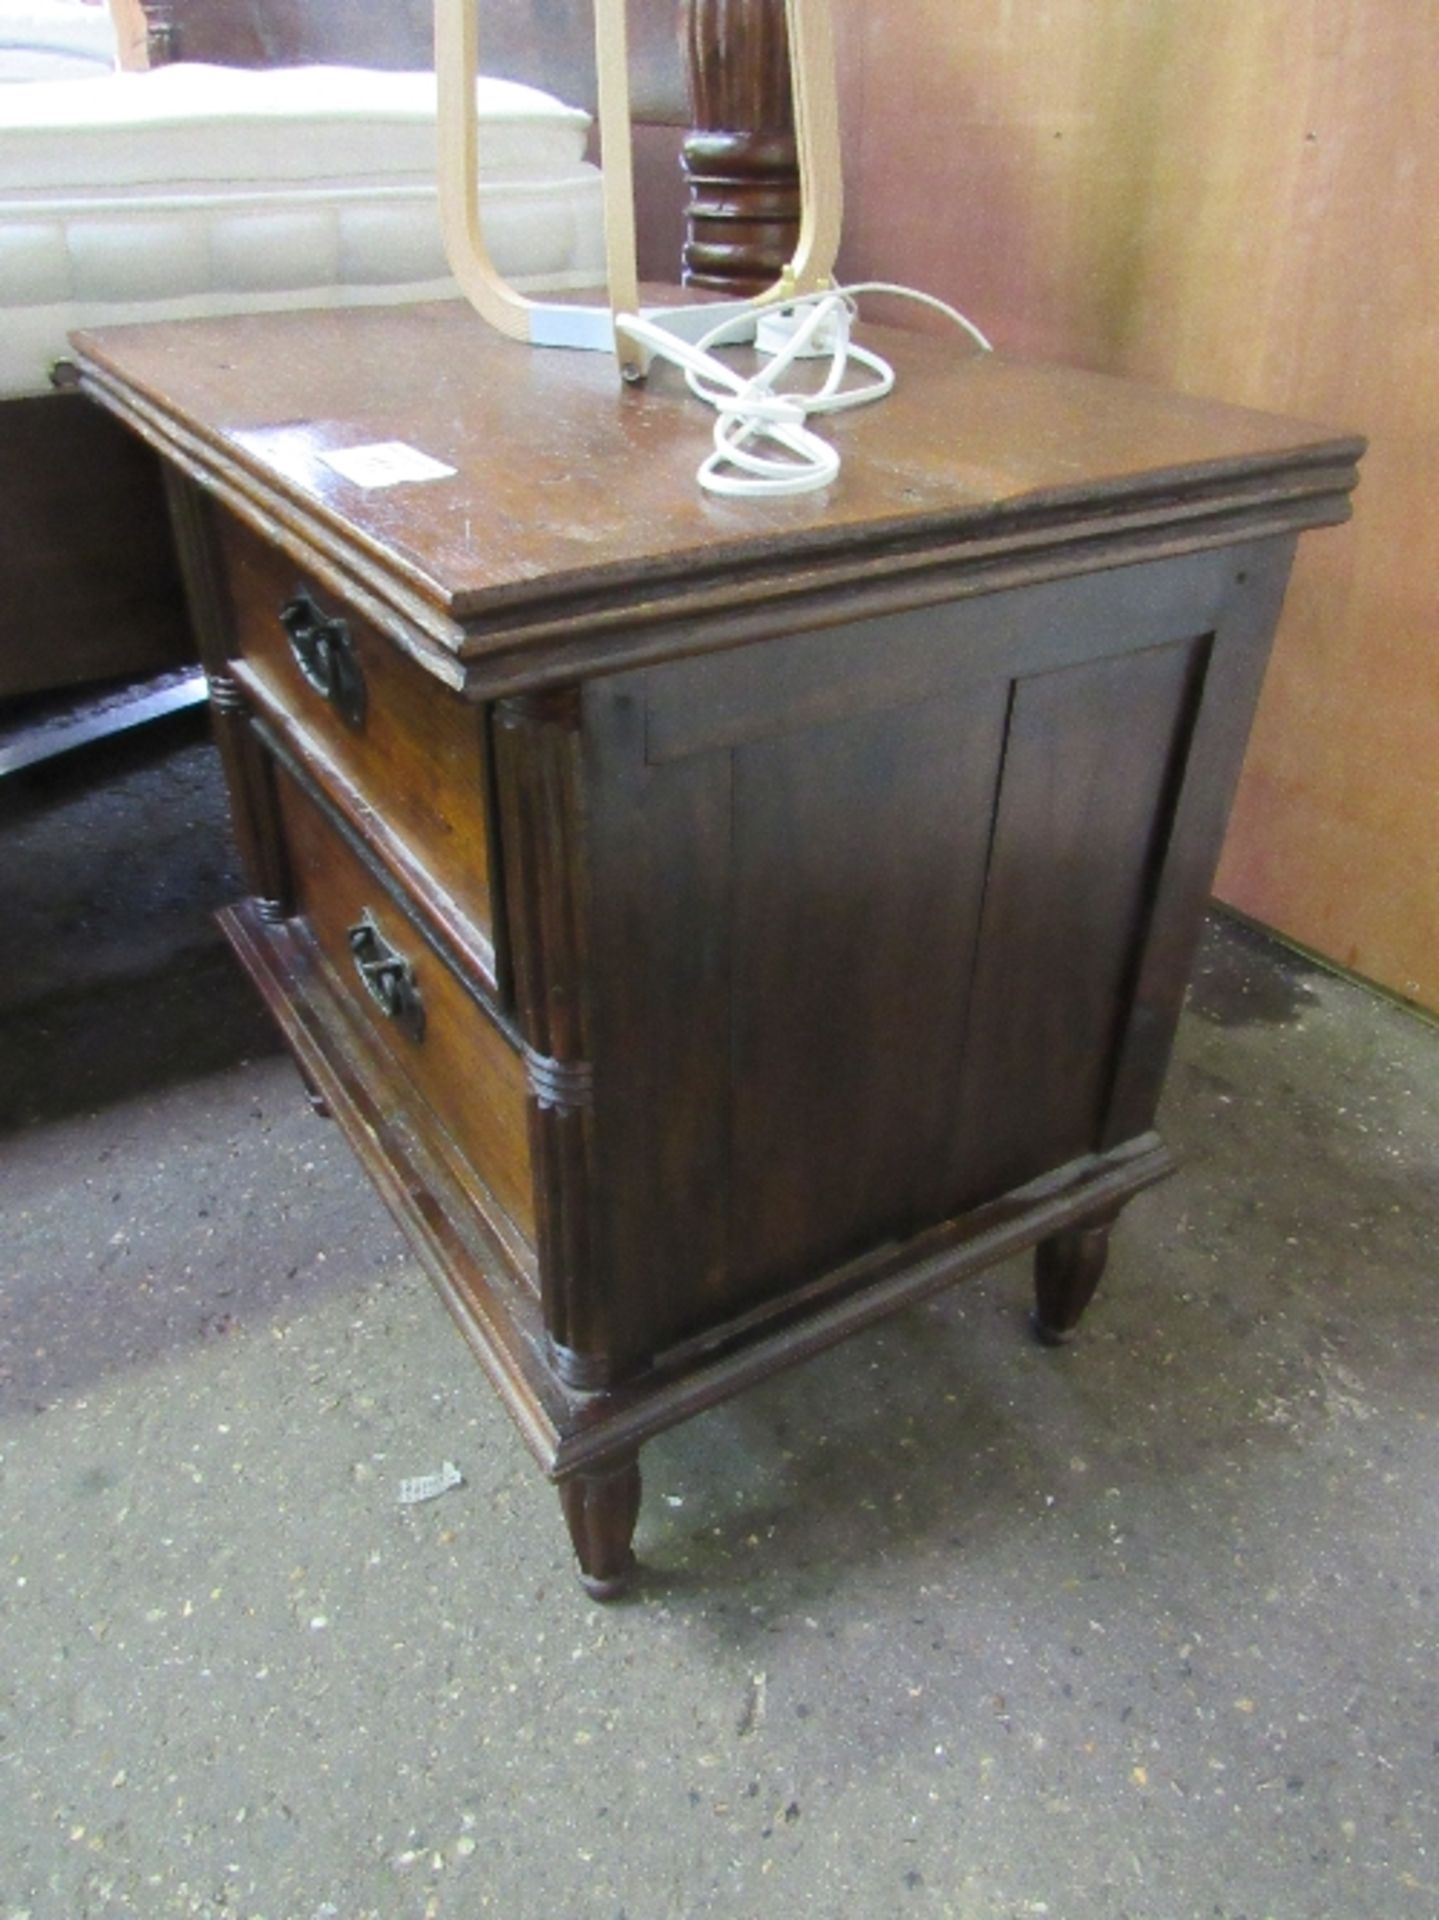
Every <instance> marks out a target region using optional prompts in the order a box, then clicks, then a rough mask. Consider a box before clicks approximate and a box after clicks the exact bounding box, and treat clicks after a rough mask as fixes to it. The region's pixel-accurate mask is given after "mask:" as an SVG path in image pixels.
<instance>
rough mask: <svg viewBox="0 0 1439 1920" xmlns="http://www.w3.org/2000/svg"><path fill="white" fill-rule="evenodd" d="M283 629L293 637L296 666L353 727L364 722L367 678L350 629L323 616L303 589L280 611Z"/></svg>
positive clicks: (342, 621)
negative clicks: (362, 669) (357, 655)
mask: <svg viewBox="0 0 1439 1920" xmlns="http://www.w3.org/2000/svg"><path fill="white" fill-rule="evenodd" d="M280 625H281V626H282V627H283V628H284V629H285V632H286V633H287V634H288V635H289V636H290V651H291V652H292V653H293V654H294V656H295V664H296V666H298V667H299V669H300V671H301V673H302V674H304V676H305V678H306V679H307V680H308V681H309V683H310V685H311V686H312V687H313V688H314V689H315V691H316V693H319V694H323V696H324V697H325V699H326V700H328V701H329V703H330V705H331V706H332V707H333V708H334V709H335V711H336V712H337V713H338V714H339V715H340V717H341V718H342V719H343V720H347V721H348V722H349V724H350V725H351V726H352V727H358V726H361V725H363V723H364V718H365V676H364V673H363V672H362V671H361V668H360V662H359V660H358V658H357V657H356V654H355V643H354V641H353V640H352V639H351V638H350V629H349V626H348V625H347V623H346V622H345V621H344V620H341V619H339V618H338V617H337V616H331V615H329V614H325V613H322V612H321V611H320V609H319V607H318V606H317V605H316V604H315V602H314V600H313V599H312V597H311V596H310V594H309V593H307V592H306V590H305V589H304V588H303V587H301V588H299V589H298V591H297V592H296V593H295V594H294V595H293V596H292V598H290V599H289V600H287V601H286V602H285V604H284V606H283V607H281V609H280Z"/></svg>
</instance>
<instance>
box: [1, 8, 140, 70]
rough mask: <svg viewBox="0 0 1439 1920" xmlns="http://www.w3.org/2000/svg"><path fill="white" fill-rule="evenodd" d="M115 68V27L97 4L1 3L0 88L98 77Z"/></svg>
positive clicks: (104, 10) (108, 10) (104, 9)
mask: <svg viewBox="0 0 1439 1920" xmlns="http://www.w3.org/2000/svg"><path fill="white" fill-rule="evenodd" d="M114 65H115V28H114V25H113V23H112V21H111V19H110V9H109V8H108V7H106V6H103V5H100V4H98V0H91V4H89V5H86V4H85V0H0V83H3V82H5V81H15V80H24V81H31V80H63V79H80V78H84V77H87V76H88V77H97V76H99V75H102V74H104V73H106V72H108V71H109V70H110V69H111V68H113V67H114Z"/></svg>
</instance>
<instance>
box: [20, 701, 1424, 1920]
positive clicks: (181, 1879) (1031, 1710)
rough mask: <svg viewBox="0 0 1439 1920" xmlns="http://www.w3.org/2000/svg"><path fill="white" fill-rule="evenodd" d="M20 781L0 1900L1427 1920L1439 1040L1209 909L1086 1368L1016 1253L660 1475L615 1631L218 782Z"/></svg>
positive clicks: (509, 1917)
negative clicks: (1159, 1117) (247, 949)
mask: <svg viewBox="0 0 1439 1920" xmlns="http://www.w3.org/2000/svg"><path fill="white" fill-rule="evenodd" d="M0 808H3V809H4V816H5V817H4V822H3V826H0V872H3V889H4V900H5V923H6V926H5V931H6V941H5V957H6V965H5V968H4V970H3V974H0V997H3V1002H4V1004H3V1006H0V1047H3V1053H0V1061H3V1071H0V1104H3V1106H4V1108H5V1118H4V1124H5V1126H6V1129H7V1131H6V1135H5V1138H4V1139H3V1142H0V1218H3V1220H4V1245H3V1250H0V1286H3V1296H4V1298H3V1319H0V1384H3V1393H4V1410H3V1416H0V1501H3V1511H4V1515H5V1532H4V1537H3V1544H0V1595H3V1599H0V1620H3V1635H4V1650H3V1653H4V1657H3V1665H0V1732H2V1733H3V1742H0V1920H22V1917H24V1916H28V1920H110V1916H120V1915H139V1916H143V1917H144V1920H164V1917H167V1916H171V1915H197V1914H198V1915H204V1916H206V1917H207V1920H221V1917H222V1916H223V1917H224V1920H232V1917H233V1920H260V1917H261V1916H263V1920H410V1917H411V1916H413V1917H414V1920H428V1917H430V1916H454V1917H457V1920H473V1917H474V1916H480V1915H495V1916H500V1917H501V1920H672V1917H674V1916H686V1917H688V1916H702V1915H703V1916H710V1915H713V1916H725V1920H751V1916H753V1917H755V1920H758V1916H785V1917H788V1916H790V1915H795V1916H800V1915H806V1916H822V1917H823V1920H838V1917H839V1916H846V1917H848V1916H886V1917H887V1916H890V1915H897V1916H911V1915H912V1916H914V1917H915V1920H926V1916H939V1915H954V1916H962V1917H963V1920H971V1917H973V1920H980V1917H981V1916H983V1917H984V1920H991V1917H993V1920H1001V1917H1002V1920H1011V1916H1014V1917H1015V1920H1017V1917H1018V1916H1028V1915H1043V1914H1048V1915H1051V1916H1054V1920H1091V1916H1092V1917H1093V1920H1126V1917H1131V1920H1190V1917H1191V1916H1193V1917H1194V1920H1271V1917H1272V1920H1318V1917H1319V1916H1326V1920H1327V1917H1328V1916H1335V1917H1338V1916H1343V1917H1344V1920H1360V1917H1363V1920H1368V1917H1369V1916H1384V1917H1385V1920H1408V1916H1416V1917H1419V1916H1422V1920H1434V1916H1435V1915H1436V1914H1439V1814H1437V1813H1436V1785H1439V1632H1436V1626H1439V1602H1436V1581H1439V1569H1436V1546H1439V1527H1436V1521H1439V1388H1436V1358H1439V1351H1436V1350H1439V1330H1436V1315H1435V1313H1434V1310H1433V1298H1434V1281H1435V1249H1436V1241H1439V1034H1436V1032H1435V1031H1434V1030H1433V1029H1432V1028H1430V1027H1428V1026H1426V1025H1424V1024H1422V1023H1420V1022H1418V1021H1416V1020H1414V1019H1412V1018H1409V1017H1407V1016H1406V1015H1405V1014H1403V1013H1402V1012H1400V1011H1398V1010H1397V1009H1395V1008H1394V1007H1392V1006H1389V1005H1387V1004H1385V1003H1384V1002H1383V1001H1381V1000H1379V999H1377V998H1374V997H1371V996H1370V995H1368V994H1366V993H1365V992H1363V991H1361V990H1360V989H1358V988H1356V987H1354V986H1352V985H1349V984H1346V983H1344V982H1342V981H1339V980H1335V979H1331V978H1329V977H1327V976H1325V975H1323V974H1321V973H1317V972H1312V971H1309V970H1307V969H1306V968H1305V967H1304V966H1303V965H1302V964H1299V963H1296V962H1295V961H1294V959H1293V958H1292V957H1287V956H1285V955H1284V954H1283V953H1282V952H1281V951H1280V950H1278V949H1276V948H1273V947H1270V946H1269V945H1267V944H1266V943H1264V942H1262V941H1259V940H1257V939H1256V938H1255V937H1254V936H1252V935H1250V934H1246V933H1244V932H1242V931H1240V930H1238V929H1235V928H1234V927H1232V926H1229V925H1226V924H1223V923H1221V924H1219V925H1217V926H1216V927H1215V928H1214V929H1213V930H1212V931H1211V934H1210V936H1209V938H1208V940H1207V943H1206V946H1205V950H1204V955H1203V960H1202V965H1201V970H1200V974H1199V978H1198V982H1197V986H1196V990H1195V994H1194V1000H1193V1009H1192V1012H1191V1014H1190V1015H1189V1017H1188V1018H1187V1019H1186V1021H1185V1024H1184V1028H1183V1031H1182V1034H1181V1039H1180V1045H1179V1050H1178V1058H1177V1061H1176V1065H1175V1070H1174V1074H1173V1077H1172V1081H1171V1090H1170V1093H1169V1096H1168V1100H1167V1104H1166V1111H1165V1116H1164V1118H1165V1123H1166V1127H1167V1131H1168V1133H1169V1135H1170V1137H1171V1139H1172V1140H1173V1141H1174V1142H1175V1143H1176V1144H1177V1145H1178V1146H1179V1147H1180V1148H1182V1149H1183V1150H1184V1151H1185V1153H1186V1154H1187V1155H1188V1161H1187V1165H1186V1167H1185V1169H1184V1171H1183V1172H1182V1173H1181V1174H1180V1175H1179V1176H1178V1177H1177V1178H1176V1179H1174V1180H1172V1181H1170V1182H1169V1183H1168V1184H1167V1185H1165V1186H1164V1187H1162V1188H1160V1189H1159V1190H1157V1191H1155V1192H1154V1193H1152V1194H1149V1195H1146V1196H1144V1197H1143V1198H1141V1199H1140V1200H1139V1201H1137V1202H1136V1203H1135V1204H1134V1205H1133V1206H1132V1207H1131V1209H1130V1210H1129V1212H1128V1214H1127V1215H1126V1217H1125V1220H1124V1222H1123V1224H1122V1226H1121V1228H1120V1230H1119V1231H1118V1234H1117V1236H1116V1249H1115V1254H1114V1257H1113V1260H1112V1262H1111V1267H1110V1272H1109V1275H1108V1277H1107V1279H1106V1282H1105V1285H1104V1287H1103V1289H1102V1291H1101V1295H1100V1297H1099V1300H1098V1301H1097V1302H1096V1305H1095V1308H1094V1309H1093V1311H1092V1314H1091V1316H1090V1319H1089V1321H1088V1323H1087V1329H1086V1333H1085V1335H1084V1337H1083V1338H1082V1340H1081V1341H1080V1343H1079V1344H1078V1345H1077V1346H1076V1347H1075V1348H1073V1349H1070V1350H1068V1351H1064V1352H1060V1353H1052V1352H1047V1351H1044V1350H1042V1349H1040V1348H1038V1347H1037V1346H1035V1345H1033V1344H1032V1343H1031V1342H1030V1341H1029V1339H1027V1337H1026V1334H1025V1331H1024V1313H1025V1308H1026V1305H1027V1300H1028V1281H1027V1274H1026V1271H1025V1268H1024V1265H1023V1263H1012V1264H1011V1265H1009V1266H1008V1267H1005V1268H1002V1269H999V1270H997V1271H996V1272H994V1273H993V1274H991V1275H989V1276H987V1277H986V1278H984V1279H983V1280H982V1281H980V1282H977V1283H974V1284H971V1285H970V1286H969V1287H967V1288H966V1289H964V1290H962V1291H960V1292H958V1293H956V1294H953V1295H951V1296H950V1297H949V1298H948V1299H947V1300H945V1301H944V1302H942V1303H941V1304H939V1305H938V1306H936V1307H933V1308H931V1309H923V1310H917V1311H914V1312H911V1313H909V1314H907V1315H905V1316H903V1317H901V1318H899V1319H897V1320H895V1321H893V1322H891V1323H890V1325H889V1326H888V1327H887V1328H885V1329H884V1330H882V1331H881V1332H878V1333H874V1334H871V1335H868V1336H866V1337H862V1338H860V1339H857V1340H855V1341H853V1342H851V1343H850V1344H849V1345H848V1346H846V1347H844V1348H842V1349H840V1350H839V1351H837V1352H835V1353H833V1354H831V1355H829V1356H828V1357H826V1358H824V1359H822V1360H820V1361H819V1362H817V1363H815V1364H812V1365H811V1366H809V1367H808V1368H805V1369H801V1370H800V1371H798V1372H796V1373H794V1374H791V1375H790V1376H789V1377H788V1378H785V1379H781V1380H779V1381H776V1382H773V1383H771V1384H769V1385H768V1386H766V1387H765V1388H763V1389H761V1390H758V1391H756V1392H753V1393H751V1394H749V1395H748V1396H746V1397H744V1398H742V1399H741V1400H739V1401H737V1402H734V1403H732V1404H731V1405H730V1406H728V1407H727V1408H725V1409H723V1410H721V1411H719V1412H717V1413H714V1414H711V1415H709V1416H707V1417H706V1418H704V1419H701V1420H699V1421H696V1422H694V1423H692V1424H691V1425H689V1426H688V1427H686V1428H684V1429H681V1430H680V1431H678V1432H676V1433H674V1434H671V1435H669V1436H667V1437H665V1438H664V1439H662V1440H660V1441H658V1442H655V1443H653V1444H652V1445H651V1446H650V1447H649V1448H648V1449H647V1451H646V1455H645V1473H646V1489H647V1493H646V1502H645V1507H644V1511H643V1514H642V1517H641V1521H640V1534H639V1542H638V1544H639V1548H640V1552H641V1554H642V1557H643V1560H644V1562H645V1565H646V1568H647V1570H648V1571H647V1576H646V1579H645V1582H644V1584H643V1586H642V1588H641V1590H640V1592H639V1594H638V1596H637V1598H636V1600H635V1601H633V1602H632V1603H630V1604H627V1605H624V1606H621V1607H618V1608H613V1609H609V1610H603V1609H600V1608H597V1607H595V1606H594V1605H592V1604H591V1603H589V1602H588V1601H587V1600H586V1599H585V1597H584V1596H583V1594H582V1593H581V1591H580V1590H579V1588H578V1587H577V1585H576V1584H575V1583H574V1581H573V1579H572V1578H571V1573H570V1558H569V1549H568V1545H567V1542H566V1538H565V1535H564V1531H563V1528H562V1526H561V1523H560V1518H559V1513H558V1506H557V1502H556V1499H555V1496H554V1494H553V1492H552V1491H551V1490H550V1489H548V1488H547V1487H546V1486H545V1485H544V1483H543V1482H542V1481H541V1479H540V1477H539V1476H538V1474H537V1473H536V1472H535V1470H534V1469H533V1467H532V1465H531V1463H530V1461H529V1459H528V1456H527V1455H526V1453H525V1452H524V1450H523V1448H522V1446H521V1444H520V1442H519V1440H518V1438H517V1436H516V1435H515V1434H514V1432H513V1431H512V1430H511V1428H510V1426H509V1423H508V1421H507V1419H506V1417H505V1415H504V1414H503V1413H502V1412H501V1411H500V1409H499V1407H498V1405H497V1403H496V1402H495V1401H494V1400H493V1398H492V1397H491V1395H490V1393H489V1390H488V1389H487V1387H486V1386H485V1384H484V1381H483V1379H482V1377H481V1375H480V1374H479V1372H478V1370H477V1369H476V1367H475V1366H474V1364H473V1362H472V1361H471V1359H470V1357H469V1355H468V1352H467V1350H466V1349H465V1347H464V1345H463V1343H462V1342H461V1340H460V1338H459V1337H458V1335H457V1334H456V1332H455V1331H454V1329H453V1327H452V1325H451V1323H450V1321H449V1319H448V1317H447V1316H446V1314H445V1312H444V1310H443V1308H442V1307H441V1306H440V1304H439V1302H438V1300H437V1299H436V1298H435V1297H434V1296H433V1294H432V1293H431V1291H430V1289H429V1287H428V1285H427V1283H426V1281H425V1280H424V1278H423V1277H422V1275H421V1273H420V1271H419V1269H418V1268H417V1266H416V1264H415V1263H414V1261H413V1260H411V1259H410V1258H409V1256H408V1255H407V1253H406V1250H405V1248H404V1246H403V1245H402V1244H401V1242H400V1240H399V1237H398V1235H397V1233H396V1231H395V1229H394V1228H393V1227H392V1226H391V1224H390V1222H389V1220H388V1217H387V1216H386V1215H385V1214H384V1213H383V1211H382V1210H381V1208H380V1205H379V1203H378V1202H377V1201H376V1200H375V1199H374V1198H373V1197H372V1195H371V1194H370V1192H369V1190H368V1188H367V1186H366V1185H365V1183H364V1182H363V1180H362V1179H361V1177H360V1175H359V1174H358V1172H357V1170H356V1168H355V1166H354V1164H353V1163H352V1161H351V1159H350V1156H349V1154H348V1152H347V1150H346V1149H345V1147H344V1146H343V1144H342V1143H341V1141H340V1140H339V1139H338V1137H337V1135H336V1134H335V1131H334V1129H333V1128H331V1127H329V1126H327V1125H326V1124H325V1123H324V1122H321V1121H319V1120H316V1119H315V1118H313V1117H312V1116H311V1114H310V1112H309V1109H308V1108H307V1106H306V1104H305V1102H304V1100H303V1098H302V1097H301V1094H300V1090H299V1086H298V1082H297V1080H296V1078H295V1075H294V1073H293V1071H292V1069H291V1068H290V1066H289V1065H288V1064H287V1062H286V1061H285V1060H283V1059H281V1058H280V1057H278V1055H277V1054H276V1052H275V1049H274V1045H273V1043H272V1041H271V1040H270V1037H269V1034H268V1031H267V1029H266V1027H265V1025H264V1023H263V1021H262V1020H261V1019H260V1018H259V1016H258V1014H257V1013H256V1011H255V1009H254V1008H253V1007H252V1005H251V1003H250V1000H249V997H248V993H247V990H246V989H245V988H244V987H243V986H242V984H241V983H240V981H239V980H238V978H237V977H236V976H235V974H234V973H233V972H232V970H231V968H230V965H229V962H228V960H227V958H226V957H225V956H224V955H223V954H222V953H220V952H219V951H218V949H217V947H216V945H215V943H214V938H213V936H212V934H211V932H210V930H209V926H208V921H207V918H206V915H207V911H208V909H209V907H210V906H211V904H213V903H214V902H215V901H216V900H218V899H219V898H221V897H223V895H224V894H225V892H226V891H227V890H228V889H229V888H231V887H232V885H233V879H232V876H231V875H230V873H229V872H228V871H227V869H226V866H225V862H224V860H223V859H222V858H221V857H219V855H218V853H217V849H218V847H219V836H218V831H217V828H216V822H217V818H218V814H219V803H218V797H217V789H216V782H215V775H214V768H213V764H212V761H211V758H210V755H209V750H208V749H207V748H206V747H205V746H204V745H203V744H201V743H200V742H199V740H198V738H197V737H196V736H195V735H194V734H193V733H188V732H187V731H186V730H185V729H184V728H183V727H180V728H173V727H172V728H171V729H170V730H169V731H168V732H159V733H156V734H154V735H152V736H151V738H150V739H149V740H148V741H143V742H141V743H139V744H131V745H130V746H127V747H119V748H111V749H109V750H107V751H104V752H101V753H99V754H96V755H93V756H92V757H91V758H90V760H89V761H88V762H87V763H86V764H85V765H84V766H83V767H82V766H79V765H77V766H73V767H59V766H57V767H56V768H54V769H52V770H51V771H50V772H49V773H47V774H44V775H41V776H37V777H34V778H31V779H29V780H28V781H27V782H25V783H23V784H17V785H16V786H15V787H13V788H12V790H11V791H10V792H8V793H6V794H4V795H3V796H0ZM142 841H148V844H149V850H148V851H147V850H146V848H145V846H143V845H142ZM445 1459H452V1460H454V1461H456V1462H457V1463H458V1464H459V1465H460V1467H461V1468H462V1470H463V1472H464V1476H465V1481H464V1485H463V1486H462V1487H461V1488H459V1489H457V1490H456V1491H453V1492H451V1493H449V1494H447V1495H446V1496H445V1497H444V1498H442V1499H440V1500H438V1501H436V1502H434V1503H433V1504H430V1505H426V1506H419V1507H409V1508H406V1507H401V1506H400V1505H399V1504H398V1502H397V1491H398V1486H399V1482H400V1480H401V1478H402V1477H404V1476H407V1475H411V1474H415V1473H421V1472H424V1471H426V1470H429V1469H433V1468H435V1467H437V1466H438V1465H439V1464H440V1462H441V1461H442V1460H445Z"/></svg>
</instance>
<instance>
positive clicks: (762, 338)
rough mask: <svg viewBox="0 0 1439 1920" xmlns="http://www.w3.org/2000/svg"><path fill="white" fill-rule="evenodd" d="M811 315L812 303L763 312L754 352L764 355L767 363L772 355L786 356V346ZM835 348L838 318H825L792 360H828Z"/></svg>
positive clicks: (838, 324)
mask: <svg viewBox="0 0 1439 1920" xmlns="http://www.w3.org/2000/svg"><path fill="white" fill-rule="evenodd" d="M811 311H812V303H811V305H810V306H793V307H765V308H763V309H762V310H761V312H760V315H759V323H758V326H757V328H756V330H755V340H754V344H755V351H756V352H757V353H765V354H768V355H769V356H770V357H771V359H773V358H774V356H775V355H776V354H781V353H785V352H787V351H788V350H789V345H790V342H791V341H792V340H793V339H794V336H795V335H796V334H797V333H798V332H799V330H800V328H801V327H802V326H803V325H804V323H805V321H806V320H808V319H809V317H810V313H811ZM839 345H840V322H839V319H838V316H837V315H827V316H826V317H825V318H824V319H823V320H821V321H820V323H819V326H818V327H817V328H816V329H815V331H814V333H813V335H812V336H811V337H810V339H809V340H807V341H806V342H805V344H804V346H802V347H801V348H800V349H799V351H798V353H796V354H795V356H794V357H795V359H796V360H828V359H830V358H831V356H832V355H833V354H834V353H835V352H836V351H837V350H838V348H839Z"/></svg>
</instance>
